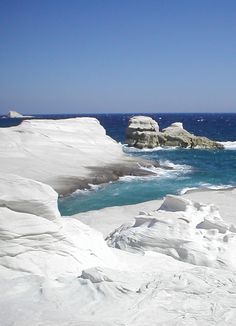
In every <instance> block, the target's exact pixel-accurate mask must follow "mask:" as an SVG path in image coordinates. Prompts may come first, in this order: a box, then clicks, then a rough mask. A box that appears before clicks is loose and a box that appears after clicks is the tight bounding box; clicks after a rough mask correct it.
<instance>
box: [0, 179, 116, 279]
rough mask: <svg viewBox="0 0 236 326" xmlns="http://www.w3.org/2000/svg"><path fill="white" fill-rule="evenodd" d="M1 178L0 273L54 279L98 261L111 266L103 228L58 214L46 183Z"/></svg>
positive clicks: (0, 274) (3, 276) (51, 191)
mask: <svg viewBox="0 0 236 326" xmlns="http://www.w3.org/2000/svg"><path fill="white" fill-rule="evenodd" d="M14 177H15V180H14V179H13V178H14ZM0 181H1V187H0V278H1V279H2V278H9V277H10V276H11V274H12V275H15V276H16V274H15V273H27V274H32V275H37V276H43V277H47V278H49V279H55V278H57V277H65V276H72V275H74V276H78V275H80V274H81V272H82V270H83V269H84V268H90V267H93V266H97V265H99V266H109V265H110V264H111V265H110V266H115V265H113V263H114V262H115V259H114V258H113V255H112V253H111V251H110V250H109V248H108V247H107V245H106V243H105V241H104V239H103V237H102V234H100V233H99V232H98V231H96V230H93V229H91V228H90V227H89V226H87V225H85V224H83V223H81V222H79V221H77V220H75V219H72V218H66V219H63V218H61V216H60V214H59V212H58V210H57V194H56V192H55V191H54V190H53V189H52V188H51V187H50V186H48V185H43V184H42V183H39V182H35V181H34V180H29V179H24V178H21V177H17V176H12V175H5V176H3V175H1V178H0ZM40 211H41V213H40Z"/></svg>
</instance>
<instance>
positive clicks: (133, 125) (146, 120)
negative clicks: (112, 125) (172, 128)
mask: <svg viewBox="0 0 236 326" xmlns="http://www.w3.org/2000/svg"><path fill="white" fill-rule="evenodd" d="M129 128H130V129H138V130H139V131H142V130H148V131H156V132H158V131H159V125H158V123H157V122H156V121H155V120H153V119H152V118H150V117H147V116H141V115H140V116H135V117H132V118H131V119H130V122H129Z"/></svg>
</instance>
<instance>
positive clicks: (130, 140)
mask: <svg viewBox="0 0 236 326" xmlns="http://www.w3.org/2000/svg"><path fill="white" fill-rule="evenodd" d="M158 132H159V126H158V123H157V122H156V121H155V120H153V119H152V118H150V117H145V116H136V117H133V118H131V119H130V121H129V126H128V128H127V131H126V142H127V144H128V145H129V146H133V147H137V148H144V147H148V148H154V147H156V146H157V143H158V135H157V133H158Z"/></svg>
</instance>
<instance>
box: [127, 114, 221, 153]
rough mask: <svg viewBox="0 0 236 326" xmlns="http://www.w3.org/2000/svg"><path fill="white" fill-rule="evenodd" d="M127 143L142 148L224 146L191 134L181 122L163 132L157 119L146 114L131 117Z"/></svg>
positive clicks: (173, 124)
mask: <svg viewBox="0 0 236 326" xmlns="http://www.w3.org/2000/svg"><path fill="white" fill-rule="evenodd" d="M126 143H127V144H128V146H133V147H137V148H140V149H142V148H154V147H158V146H171V147H176V146H177V147H183V148H195V147H202V148H223V145H222V144H220V143H218V142H216V141H213V140H210V139H208V138H207V137H201V136H195V135H193V134H191V133H190V132H188V131H187V130H185V129H184V128H183V124H182V123H181V122H174V123H172V124H171V125H170V126H169V127H167V128H165V129H163V131H162V132H161V131H159V126H158V123H157V122H156V121H155V120H153V119H152V118H150V117H144V116H135V117H132V118H131V119H130V121H129V126H128V128H127V131H126Z"/></svg>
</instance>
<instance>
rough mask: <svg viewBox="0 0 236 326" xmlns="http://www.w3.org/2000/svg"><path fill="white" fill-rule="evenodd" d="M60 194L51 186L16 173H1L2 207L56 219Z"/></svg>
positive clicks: (58, 214)
mask: <svg viewBox="0 0 236 326" xmlns="http://www.w3.org/2000/svg"><path fill="white" fill-rule="evenodd" d="M57 199H58V194H57V193H56V191H54V190H53V189H52V188H51V187H50V186H48V185H46V184H43V183H41V182H38V181H34V180H31V179H27V178H22V177H20V176H18V175H14V174H3V173H1V174H0V207H1V206H2V207H7V208H9V209H12V210H14V211H17V212H24V213H28V214H34V215H37V216H42V217H45V218H46V219H49V220H55V219H57V218H58V217H59V216H60V213H59V210H58V207H57Z"/></svg>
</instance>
